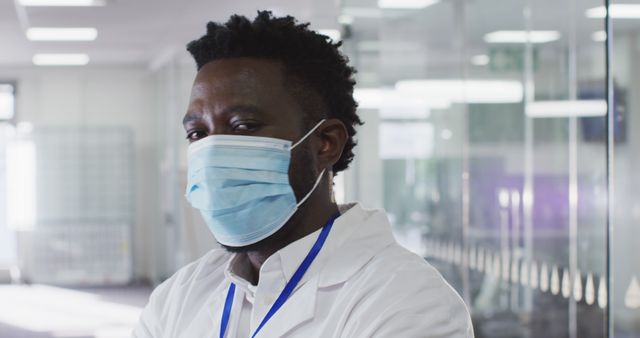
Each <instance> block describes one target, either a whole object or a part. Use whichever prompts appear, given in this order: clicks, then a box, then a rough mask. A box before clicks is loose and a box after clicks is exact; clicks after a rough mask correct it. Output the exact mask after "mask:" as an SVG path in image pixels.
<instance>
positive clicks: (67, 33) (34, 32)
mask: <svg viewBox="0 0 640 338" xmlns="http://www.w3.org/2000/svg"><path fill="white" fill-rule="evenodd" d="M97 36H98V30H97V29H95V28H43V27H38V28H36V27H34V28H29V29H27V38H28V39H29V40H31V41H93V40H95V39H96V37H97Z"/></svg>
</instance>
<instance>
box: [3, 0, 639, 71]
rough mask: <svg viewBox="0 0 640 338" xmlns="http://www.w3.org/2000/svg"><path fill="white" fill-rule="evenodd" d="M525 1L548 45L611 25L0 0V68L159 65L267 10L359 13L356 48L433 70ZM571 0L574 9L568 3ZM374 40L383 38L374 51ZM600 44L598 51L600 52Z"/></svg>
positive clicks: (201, 3)
mask: <svg viewBox="0 0 640 338" xmlns="http://www.w3.org/2000/svg"><path fill="white" fill-rule="evenodd" d="M629 1H630V0H629ZM629 1H626V2H629ZM631 2H635V3H638V1H637V0H636V1H631ZM527 3H530V4H531V20H530V21H528V22H529V23H530V26H529V27H528V28H530V29H533V30H541V29H542V30H557V31H559V32H560V33H561V34H562V38H561V39H560V40H559V41H556V42H553V43H550V44H546V45H545V48H558V49H560V50H561V49H565V48H566V46H567V44H568V41H567V38H568V36H569V35H570V33H569V31H568V28H569V21H568V18H570V17H571V15H570V14H572V15H573V17H574V19H575V20H576V44H577V47H578V49H580V50H582V49H584V48H587V49H593V48H594V46H595V48H600V49H601V48H603V46H602V47H600V46H599V45H597V44H594V41H593V40H592V34H593V33H594V32H596V31H599V30H603V29H604V27H603V20H597V19H588V18H586V17H585V16H584V15H583V13H584V12H585V11H586V10H587V9H588V8H592V7H595V6H601V5H602V3H603V0H581V1H575V0H573V2H572V1H570V0H563V1H557V0H535V1H531V0H441V1H440V3H439V4H436V5H434V6H431V7H428V8H425V9H422V10H410V11H406V10H405V11H394V10H380V9H378V8H377V0H271V1H263V0H107V5H106V6H103V7H19V8H16V5H15V4H14V1H13V0H0V50H2V53H0V67H1V66H5V67H7V66H9V67H10V66H28V65H31V58H32V56H33V55H34V54H36V53H87V54H88V55H89V57H90V58H91V62H90V65H143V66H148V67H152V68H153V65H154V64H157V63H158V62H159V60H161V59H163V58H165V57H166V55H167V54H168V53H173V52H175V51H184V46H185V44H186V43H187V42H189V41H191V40H193V39H194V38H197V37H199V36H201V35H202V34H203V33H204V31H205V25H206V23H207V22H208V21H212V20H213V21H224V20H226V19H227V18H228V17H229V16H230V15H231V14H236V13H238V14H244V15H248V16H253V15H254V14H255V12H256V11H257V10H259V9H270V10H272V11H274V13H275V14H277V15H284V14H290V15H293V16H295V17H296V18H298V19H299V20H300V21H305V22H307V21H308V22H311V27H312V28H314V29H336V28H338V26H339V24H338V18H339V16H340V15H339V14H340V13H342V14H345V13H347V14H348V13H355V14H354V15H351V16H352V19H353V20H354V22H353V24H352V29H351V32H352V38H351V40H350V42H354V43H355V44H352V45H353V46H354V47H355V48H356V49H361V48H362V50H361V51H365V50H366V49H367V48H369V50H370V51H373V52H376V50H375V49H376V48H378V49H380V48H382V49H385V48H386V49H388V50H390V53H387V54H386V56H385V57H384V60H385V62H387V63H390V64H394V63H405V64H409V63H412V62H413V63H417V64H422V63H425V62H428V63H429V64H430V65H432V66H434V67H435V68H436V70H442V71H449V70H448V69H447V67H442V66H443V63H444V64H446V63H447V62H449V63H450V62H453V61H456V62H457V61H459V60H454V59H453V58H452V51H456V50H459V49H460V48H461V46H462V48H463V49H464V50H466V52H467V53H469V54H470V55H474V54H478V53H484V52H486V50H487V48H489V47H490V46H488V44H486V43H485V42H484V41H483V36H484V35H485V34H487V33H489V32H492V31H496V30H523V29H526V28H527V27H525V21H526V20H524V14H523V8H524V7H526V6H525V5H526V4H527ZM572 3H573V4H574V6H575V7H574V8H570V7H569V6H570V4H572ZM16 9H18V11H17V10H16ZM18 13H24V14H25V15H24V16H23V17H24V18H25V19H23V20H19V15H18ZM27 26H28V27H95V28H97V29H98V38H97V40H95V41H91V42H33V41H29V40H27V38H26V36H25V28H26V27H27ZM614 28H615V29H616V32H623V31H634V32H637V31H640V20H620V21H615V22H614ZM376 42H382V43H377V47H376ZM601 44H602V43H601ZM347 45H348V43H347ZM372 46H373V50H372V48H371V47H372ZM554 46H555V47H554ZM403 48H409V49H410V50H403ZM416 48H417V50H416ZM600 49H598V51H597V52H596V54H601V52H600V51H599V50H600ZM352 52H353V50H352ZM377 52H380V50H378V51H377ZM185 54H186V53H185ZM360 54H362V53H360ZM395 54H397V57H395V56H394V55H395ZM362 55H364V56H363V57H362V58H361V60H360V61H362V62H366V53H364V54H362ZM372 57H373V58H372V59H371V62H379V60H380V59H379V58H378V55H377V54H376V55H375V56H372ZM411 57H414V59H415V60H412V59H411ZM394 60H395V61H394Z"/></svg>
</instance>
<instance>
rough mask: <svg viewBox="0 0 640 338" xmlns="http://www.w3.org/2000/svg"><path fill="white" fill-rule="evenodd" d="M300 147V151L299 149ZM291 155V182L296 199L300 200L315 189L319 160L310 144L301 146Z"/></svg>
mask: <svg viewBox="0 0 640 338" xmlns="http://www.w3.org/2000/svg"><path fill="white" fill-rule="evenodd" d="M298 147H300V149H298ZM298 147H296V149H294V151H293V152H292V153H291V163H290V165H289V182H290V183H291V187H292V188H293V192H294V193H295V195H296V198H297V199H298V200H300V199H301V198H302V197H304V195H305V194H306V193H307V192H308V191H309V190H310V189H311V188H312V187H313V184H314V183H315V181H316V178H317V175H318V172H317V169H316V168H317V159H316V158H315V157H314V156H313V153H312V152H311V149H309V145H308V144H301V145H300V146H298Z"/></svg>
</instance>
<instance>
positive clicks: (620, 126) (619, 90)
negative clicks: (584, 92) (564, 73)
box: [595, 1, 640, 338]
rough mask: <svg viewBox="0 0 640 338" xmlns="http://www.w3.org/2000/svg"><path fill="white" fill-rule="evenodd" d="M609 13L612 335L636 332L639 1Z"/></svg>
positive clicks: (639, 295)
mask: <svg viewBox="0 0 640 338" xmlns="http://www.w3.org/2000/svg"><path fill="white" fill-rule="evenodd" d="M602 13H603V11H601V10H600V11H599V12H596V13H595V14H597V16H601V15H602ZM609 14H610V17H611V28H612V31H611V34H610V35H611V53H612V54H611V55H612V57H611V73H612V88H613V98H612V99H613V101H612V102H614V103H613V105H612V106H611V108H610V113H611V119H610V131H611V137H610V139H611V148H612V154H613V156H612V171H611V172H612V181H613V204H614V206H615V207H614V209H613V212H612V214H611V228H612V232H611V277H610V278H611V285H612V292H611V316H612V323H613V325H612V331H613V333H614V336H615V337H625V338H626V337H639V336H640V261H639V260H638V259H637V256H638V252H639V249H638V243H639V241H640V240H639V238H640V226H639V223H640V222H639V221H640V198H638V191H639V189H640V178H639V177H638V169H639V168H640V161H639V159H638V158H639V155H640V135H639V133H638V131H639V130H640V119H639V116H640V115H639V113H640V1H611V7H610V9H609Z"/></svg>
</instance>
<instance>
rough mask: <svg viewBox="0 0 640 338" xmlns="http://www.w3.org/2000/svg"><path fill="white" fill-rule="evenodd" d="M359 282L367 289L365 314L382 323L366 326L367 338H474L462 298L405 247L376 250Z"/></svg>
mask: <svg viewBox="0 0 640 338" xmlns="http://www.w3.org/2000/svg"><path fill="white" fill-rule="evenodd" d="M361 277H364V280H366V282H365V283H366V284H367V285H368V287H367V289H369V294H368V296H367V297H369V298H370V302H367V304H369V305H370V306H368V310H369V311H375V312H376V313H377V314H376V316H377V317H378V319H377V320H376V321H375V322H377V323H380V325H378V326H376V327H369V330H370V331H369V332H370V335H371V336H375V337H385V336H403V337H414V336H415V337H425V334H426V333H425V332H428V334H427V335H426V336H427V337H461V338H462V337H464V338H468V337H473V328H472V326H471V318H470V316H469V311H468V309H467V307H466V305H465V303H464V302H463V300H462V298H461V297H460V296H459V295H458V293H457V292H456V291H455V290H454V289H453V288H452V287H451V286H450V285H449V284H448V283H447V282H446V280H445V279H444V278H443V277H442V275H441V274H440V273H439V272H438V271H437V270H436V269H435V268H434V267H433V266H432V265H431V264H429V263H428V262H427V261H426V260H425V259H423V258H422V257H420V256H418V255H416V254H414V253H412V252H410V251H408V250H407V249H405V248H404V247H402V246H400V245H398V244H393V245H390V246H388V247H386V248H385V249H383V250H382V251H380V252H379V253H378V254H376V255H375V256H374V257H373V258H372V259H371V261H370V262H369V263H368V264H367V265H366V266H365V267H364V270H363V271H362V274H361ZM364 280H363V282H364ZM361 286H362V284H361Z"/></svg>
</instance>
